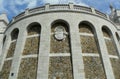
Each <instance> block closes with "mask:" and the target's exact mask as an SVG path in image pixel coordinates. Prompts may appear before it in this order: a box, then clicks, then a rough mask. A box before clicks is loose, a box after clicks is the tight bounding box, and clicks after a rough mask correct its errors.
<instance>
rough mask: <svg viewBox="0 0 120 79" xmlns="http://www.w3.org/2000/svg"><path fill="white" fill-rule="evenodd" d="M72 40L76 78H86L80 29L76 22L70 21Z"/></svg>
mask: <svg viewBox="0 0 120 79" xmlns="http://www.w3.org/2000/svg"><path fill="white" fill-rule="evenodd" d="M70 40H71V53H72V54H71V55H72V65H73V75H74V79H85V73H84V64H83V57H82V49H81V44H80V35H79V29H78V25H77V23H74V22H70Z"/></svg>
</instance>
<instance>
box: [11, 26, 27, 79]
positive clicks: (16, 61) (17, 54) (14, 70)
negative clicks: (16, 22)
mask: <svg viewBox="0 0 120 79" xmlns="http://www.w3.org/2000/svg"><path fill="white" fill-rule="evenodd" d="M25 41H26V29H25V28H21V29H19V34H18V38H17V43H16V48H15V51H14V57H13V60H12V66H11V71H10V75H9V79H17V76H18V71H19V66H20V61H21V55H22V52H23V49H24V45H25Z"/></svg>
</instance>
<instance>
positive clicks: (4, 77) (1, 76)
mask: <svg viewBox="0 0 120 79" xmlns="http://www.w3.org/2000/svg"><path fill="white" fill-rule="evenodd" d="M11 64H12V60H8V61H5V62H4V65H3V68H2V71H1V72H0V79H8V77H9V74H10V69H11Z"/></svg>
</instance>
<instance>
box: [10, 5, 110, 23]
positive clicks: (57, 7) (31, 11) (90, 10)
mask: <svg viewBox="0 0 120 79" xmlns="http://www.w3.org/2000/svg"><path fill="white" fill-rule="evenodd" d="M59 10H71V11H80V12H86V13H91V14H94V15H97V16H100V17H102V18H105V19H109V17H108V15H106V14H104V13H102V12H100V11H98V10H96V9H94V8H91V7H85V6H79V5H74V4H73V3H69V4H55V5H50V4H46V5H45V6H42V7H37V8H33V9H26V10H25V12H22V13H20V14H19V15H17V16H16V17H14V18H13V19H12V21H11V23H12V22H14V21H16V20H19V19H21V18H23V17H25V16H28V15H32V14H35V13H41V12H49V11H59ZM11 23H10V24H11Z"/></svg>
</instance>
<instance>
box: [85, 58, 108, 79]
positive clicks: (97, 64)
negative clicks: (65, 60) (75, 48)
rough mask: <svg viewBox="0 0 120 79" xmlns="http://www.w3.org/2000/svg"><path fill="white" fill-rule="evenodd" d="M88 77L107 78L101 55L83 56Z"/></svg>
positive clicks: (93, 78)
mask: <svg viewBox="0 0 120 79" xmlns="http://www.w3.org/2000/svg"><path fill="white" fill-rule="evenodd" d="M83 61H84V68H85V77H86V79H106V76H105V73H104V70H103V66H102V63H101V60H100V58H99V57H86V56H85V57H83Z"/></svg>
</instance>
